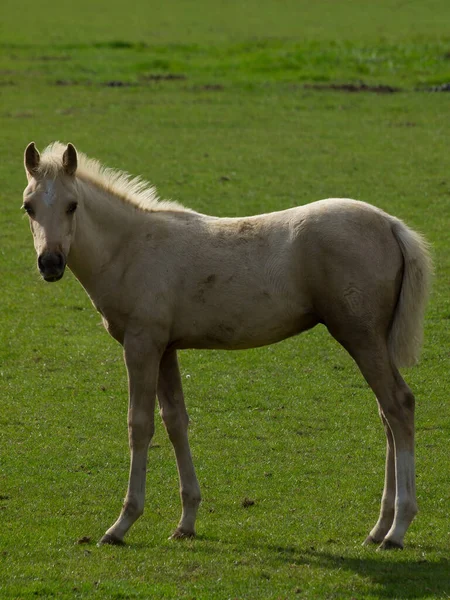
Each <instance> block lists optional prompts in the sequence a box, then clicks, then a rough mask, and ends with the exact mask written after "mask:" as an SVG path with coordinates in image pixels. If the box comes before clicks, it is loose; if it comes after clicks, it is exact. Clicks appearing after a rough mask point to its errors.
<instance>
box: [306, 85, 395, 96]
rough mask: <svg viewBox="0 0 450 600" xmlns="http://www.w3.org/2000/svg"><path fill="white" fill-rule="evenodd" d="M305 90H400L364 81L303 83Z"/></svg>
mask: <svg viewBox="0 0 450 600" xmlns="http://www.w3.org/2000/svg"><path fill="white" fill-rule="evenodd" d="M303 87H304V88H305V89H307V90H324V91H328V90H331V91H338V92H351V93H359V92H375V93H377V94H393V93H395V92H401V89H400V88H397V87H392V86H390V85H367V84H366V83H305V85H304V86H303Z"/></svg>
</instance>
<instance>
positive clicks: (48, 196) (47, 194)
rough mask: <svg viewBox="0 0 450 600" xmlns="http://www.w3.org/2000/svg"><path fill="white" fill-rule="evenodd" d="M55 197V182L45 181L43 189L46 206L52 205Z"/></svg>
mask: <svg viewBox="0 0 450 600" xmlns="http://www.w3.org/2000/svg"><path fill="white" fill-rule="evenodd" d="M54 199H55V182H54V181H47V184H46V187H45V191H44V202H45V204H46V206H52V205H53V201H54Z"/></svg>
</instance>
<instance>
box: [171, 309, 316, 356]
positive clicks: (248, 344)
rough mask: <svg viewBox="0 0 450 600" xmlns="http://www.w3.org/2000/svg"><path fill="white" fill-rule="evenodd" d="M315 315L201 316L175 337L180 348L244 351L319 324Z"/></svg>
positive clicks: (291, 313)
mask: <svg viewBox="0 0 450 600" xmlns="http://www.w3.org/2000/svg"><path fill="white" fill-rule="evenodd" d="M317 322H318V321H317V318H316V317H315V315H314V314H313V313H312V312H308V311H301V310H297V311H295V312H289V311H286V312H285V313H284V314H281V313H275V312H271V311H267V312H264V311H261V310H260V308H259V310H258V308H257V307H255V309H254V311H253V314H251V313H245V312H244V313H241V314H239V313H237V312H236V313H234V314H229V313H228V311H223V312H222V313H220V312H219V313H218V314H217V315H215V316H214V317H213V316H211V315H207V314H204V315H203V318H201V316H200V315H199V316H198V317H197V318H196V319H193V320H192V321H191V322H190V323H186V324H185V326H184V327H183V330H184V331H182V330H180V331H179V334H178V335H175V340H174V345H176V346H177V347H178V348H205V349H226V350H241V349H246V348H256V347H258V346H267V345H269V344H274V343H276V342H279V341H281V340H284V339H286V338H288V337H291V336H293V335H297V334H298V333H301V332H302V331H305V330H307V329H310V328H311V327H314V325H316V324H317Z"/></svg>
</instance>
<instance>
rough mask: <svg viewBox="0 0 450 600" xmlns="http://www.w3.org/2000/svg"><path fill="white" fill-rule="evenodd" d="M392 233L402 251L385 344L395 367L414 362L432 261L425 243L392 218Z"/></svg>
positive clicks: (420, 339) (410, 364)
mask: <svg viewBox="0 0 450 600" xmlns="http://www.w3.org/2000/svg"><path fill="white" fill-rule="evenodd" d="M391 219H392V221H391V222H392V232H393V234H394V237H395V239H396V240H397V243H398V245H399V246H400V249H401V252H402V254H403V280H402V284H401V288H400V295H399V298H398V301H397V306H396V307H395V312H394V317H393V321H392V325H391V330H390V332H389V339H388V346H389V353H390V355H391V358H392V360H393V361H394V364H395V365H396V366H397V367H410V366H412V365H414V364H416V363H417V361H418V359H419V354H420V349H421V346H422V342H423V320H424V313H425V307H426V303H427V300H428V295H429V291H430V285H431V276H432V273H433V264H432V261H431V256H430V253H429V244H428V242H427V241H426V240H425V239H424V238H423V237H422V236H421V235H420V234H418V233H417V232H416V231H413V230H412V229H410V228H409V227H407V226H406V225H405V224H404V223H403V222H402V221H400V220H399V219H396V218H394V217H391Z"/></svg>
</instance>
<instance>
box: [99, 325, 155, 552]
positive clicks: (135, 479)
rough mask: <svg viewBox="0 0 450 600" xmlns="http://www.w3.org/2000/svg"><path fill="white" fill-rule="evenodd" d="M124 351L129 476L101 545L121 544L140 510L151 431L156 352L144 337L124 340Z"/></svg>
mask: <svg viewBox="0 0 450 600" xmlns="http://www.w3.org/2000/svg"><path fill="white" fill-rule="evenodd" d="M124 351H125V363H126V366H127V370H128V386H129V407H128V435H129V443H130V453H131V464H130V475H129V480H128V491H127V495H126V498H125V502H124V504H123V507H122V511H121V513H120V515H119V518H118V519H117V521H116V522H115V523H114V525H112V527H110V528H109V529H108V531H107V532H106V533H105V535H104V536H103V537H102V539H101V540H100V543H101V544H122V543H123V538H124V536H125V534H126V533H127V531H128V530H129V529H130V527H131V526H132V525H133V523H134V522H135V521H136V520H137V519H138V518H139V517H140V516H141V515H142V513H143V512H144V503H145V479H146V472H147V453H148V447H149V444H150V441H151V439H152V437H153V433H154V416H155V414H154V413H155V399H156V386H157V381H158V369H159V361H160V353H159V352H158V351H157V350H156V348H155V347H154V346H153V345H152V344H149V343H148V342H147V340H142V339H141V338H136V337H132V338H128V339H127V338H126V339H125V343H124Z"/></svg>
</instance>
